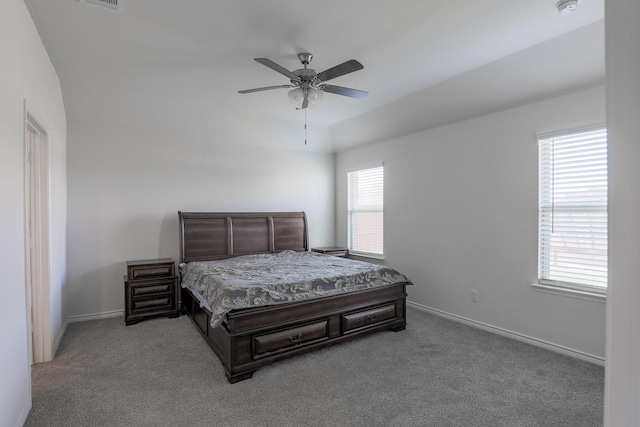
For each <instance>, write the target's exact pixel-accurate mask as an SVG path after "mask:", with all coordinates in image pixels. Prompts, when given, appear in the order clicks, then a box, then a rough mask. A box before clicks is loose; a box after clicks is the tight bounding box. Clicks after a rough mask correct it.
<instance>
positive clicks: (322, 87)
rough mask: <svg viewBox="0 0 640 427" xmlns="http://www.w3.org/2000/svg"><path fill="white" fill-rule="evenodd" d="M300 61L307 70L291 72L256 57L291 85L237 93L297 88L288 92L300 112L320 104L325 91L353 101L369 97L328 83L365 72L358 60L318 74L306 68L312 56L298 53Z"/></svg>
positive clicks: (301, 69)
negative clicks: (357, 72) (337, 78)
mask: <svg viewBox="0 0 640 427" xmlns="http://www.w3.org/2000/svg"><path fill="white" fill-rule="evenodd" d="M298 59H299V60H300V62H301V63H302V65H303V66H304V68H300V69H298V70H294V71H289V70H287V69H286V68H284V67H283V66H281V65H278V64H276V63H275V62H273V61H272V60H270V59H267V58H254V60H255V61H256V62H259V63H261V64H262V65H264V66H266V67H269V68H271V69H272V70H274V71H277V72H278V73H280V74H282V75H284V76H285V77H288V78H289V80H290V81H291V84H288V85H278V86H266V87H259V88H255V89H246V90H240V91H238V93H242V94H245V93H253V92H261V91H263V90H271V89H283V88H295V89H293V90H290V91H289V101H291V102H292V103H293V104H294V105H296V107H297V109H299V110H304V109H305V108H307V107H309V106H314V105H317V104H319V103H320V102H321V101H322V96H323V93H324V92H328V93H333V94H336V95H343V96H348V97H350V98H356V99H363V98H366V97H367V95H369V93H368V92H365V91H363V90H358V89H351V88H348V87H342V86H335V85H330V84H326V83H325V82H327V81H329V80H332V79H335V78H336V77H340V76H343V75H345V74H349V73H352V72H354V71H358V70H362V69H363V68H364V66H363V65H362V64H361V63H359V62H358V61H356V60H355V59H351V60H349V61H347V62H344V63H342V64H340V65H336V66H335V67H332V68H329V69H328V70H325V71H322V72H321V73H318V72H317V71H316V70H312V69H311V68H307V65H309V63H310V62H311V59H313V55H312V54H310V53H300V54H298Z"/></svg>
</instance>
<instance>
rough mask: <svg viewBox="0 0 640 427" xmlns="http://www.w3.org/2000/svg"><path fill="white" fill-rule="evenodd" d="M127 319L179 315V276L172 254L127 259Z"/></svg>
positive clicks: (130, 322) (136, 320)
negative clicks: (162, 256) (167, 256)
mask: <svg viewBox="0 0 640 427" xmlns="http://www.w3.org/2000/svg"><path fill="white" fill-rule="evenodd" d="M124 301H125V310H124V322H125V323H126V324H127V325H133V324H135V323H138V322H139V321H140V320H142V319H144V318H146V317H150V316H169V317H178V316H179V315H180V309H179V307H178V277H177V276H176V272H175V262H174V261H173V260H172V259H171V258H161V259H147V260H139V261H127V274H126V276H124Z"/></svg>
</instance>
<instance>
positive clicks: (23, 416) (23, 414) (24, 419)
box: [16, 387, 33, 427]
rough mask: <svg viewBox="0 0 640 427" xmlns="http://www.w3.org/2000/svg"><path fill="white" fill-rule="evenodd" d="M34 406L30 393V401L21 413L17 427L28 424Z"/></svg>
mask: <svg viewBox="0 0 640 427" xmlns="http://www.w3.org/2000/svg"><path fill="white" fill-rule="evenodd" d="M29 388H31V387H29ZM32 405H33V404H32V401H31V393H29V399H28V400H27V402H26V403H25V405H24V407H23V408H22V411H20V416H19V417H18V419H17V420H16V427H22V426H23V425H25V423H26V422H27V418H28V417H29V412H31V407H32Z"/></svg>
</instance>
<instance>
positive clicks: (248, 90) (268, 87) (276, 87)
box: [238, 85, 295, 93]
mask: <svg viewBox="0 0 640 427" xmlns="http://www.w3.org/2000/svg"><path fill="white" fill-rule="evenodd" d="M288 87H295V86H294V85H279V86H266V87H257V88H255V89H245V90H239V91H238V93H253V92H262V91H263V90H271V89H282V88H288Z"/></svg>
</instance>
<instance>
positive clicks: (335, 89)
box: [322, 85, 369, 99]
mask: <svg viewBox="0 0 640 427" xmlns="http://www.w3.org/2000/svg"><path fill="white" fill-rule="evenodd" d="M322 90H323V91H325V92H329V93H335V94H336V95H344V96H348V97H350V98H356V99H364V98H366V97H367V95H369V92H365V91H364V90H358V89H351V88H348V87H342V86H333V85H322Z"/></svg>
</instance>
